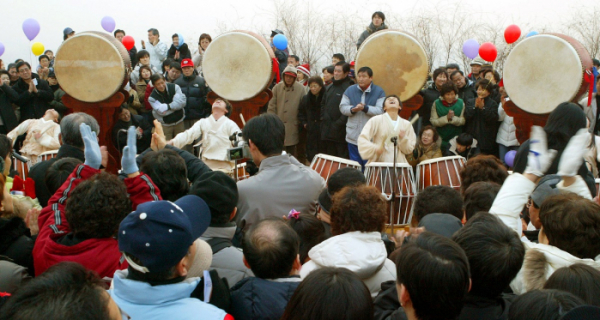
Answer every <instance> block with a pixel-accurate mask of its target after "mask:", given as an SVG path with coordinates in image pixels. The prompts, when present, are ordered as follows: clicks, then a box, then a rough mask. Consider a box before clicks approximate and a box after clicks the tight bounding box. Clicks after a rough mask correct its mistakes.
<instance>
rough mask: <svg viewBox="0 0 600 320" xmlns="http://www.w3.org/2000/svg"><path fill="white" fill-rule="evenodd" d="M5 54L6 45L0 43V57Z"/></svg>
mask: <svg viewBox="0 0 600 320" xmlns="http://www.w3.org/2000/svg"><path fill="white" fill-rule="evenodd" d="M3 54H4V45H3V44H2V42H0V56H2V55H3Z"/></svg>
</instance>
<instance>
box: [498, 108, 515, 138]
mask: <svg viewBox="0 0 600 320" xmlns="http://www.w3.org/2000/svg"><path fill="white" fill-rule="evenodd" d="M498 116H499V117H498V121H501V122H502V123H501V124H500V128H498V135H497V136H496V142H497V143H499V144H501V145H503V146H506V147H512V146H518V145H519V140H517V127H515V122H514V120H513V117H511V116H509V115H507V114H506V112H504V108H502V104H500V106H498Z"/></svg>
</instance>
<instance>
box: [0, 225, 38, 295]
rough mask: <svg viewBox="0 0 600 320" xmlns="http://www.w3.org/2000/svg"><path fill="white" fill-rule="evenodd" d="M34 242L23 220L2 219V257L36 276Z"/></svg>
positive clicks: (0, 233) (0, 250)
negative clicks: (33, 252)
mask: <svg viewBox="0 0 600 320" xmlns="http://www.w3.org/2000/svg"><path fill="white" fill-rule="evenodd" d="M34 242H35V240H34V239H32V238H31V237H30V236H29V229H27V227H26V226H25V222H24V221H23V219H21V218H19V217H13V218H10V219H4V218H0V256H5V257H8V258H10V259H11V261H12V262H14V263H16V264H18V265H20V266H22V267H25V268H27V269H28V271H29V274H31V275H34V271H33V256H32V254H31V252H32V250H33V245H34ZM0 291H2V290H0Z"/></svg>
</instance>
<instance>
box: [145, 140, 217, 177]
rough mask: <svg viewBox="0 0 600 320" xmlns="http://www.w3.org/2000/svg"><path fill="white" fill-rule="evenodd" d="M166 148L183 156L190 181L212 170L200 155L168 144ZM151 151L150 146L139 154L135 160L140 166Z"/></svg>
mask: <svg viewBox="0 0 600 320" xmlns="http://www.w3.org/2000/svg"><path fill="white" fill-rule="evenodd" d="M165 148H167V149H171V150H173V151H175V152H177V153H178V154H179V155H180V156H181V157H182V158H183V160H185V166H186V167H187V172H188V177H187V178H188V180H189V181H192V182H194V181H196V180H197V179H198V178H200V176H201V175H203V174H205V173H206V172H210V171H212V170H211V169H210V168H209V167H208V166H207V165H206V164H204V162H203V161H202V160H200V159H198V157H196V156H194V155H193V154H191V153H189V152H187V151H185V150H181V149H179V148H176V147H174V146H171V145H166V146H165ZM151 151H152V149H150V148H148V149H146V151H144V152H142V153H141V154H140V155H138V156H137V158H136V159H135V162H137V165H138V167H141V166H142V159H143V158H144V156H145V155H146V154H147V153H148V152H151ZM138 152H139V151H138Z"/></svg>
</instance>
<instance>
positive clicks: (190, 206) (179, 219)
mask: <svg viewBox="0 0 600 320" xmlns="http://www.w3.org/2000/svg"><path fill="white" fill-rule="evenodd" d="M209 225H210V209H209V207H208V205H207V204H206V202H204V200H202V199H201V198H200V197H198V196H195V195H187V196H184V197H182V198H180V199H179V200H177V201H175V202H171V201H152V202H146V203H143V204H140V205H139V206H138V207H137V209H136V210H135V211H133V212H131V213H130V214H129V215H127V217H125V219H123V221H122V222H121V225H120V226H119V233H118V237H119V250H120V251H121V252H123V253H124V254H125V258H126V259H127V262H128V263H129V265H130V266H131V267H132V268H134V269H136V270H137V271H140V272H143V273H147V272H163V271H168V270H169V269H170V268H172V267H174V266H175V265H177V263H179V261H181V259H183V257H185V255H186V254H187V253H188V249H189V247H190V246H191V245H192V243H194V241H195V240H196V239H197V238H199V237H200V236H201V235H202V234H203V233H204V231H206V229H207V228H208V226H209ZM132 257H134V258H136V259H137V260H138V261H140V262H141V265H140V264H138V263H136V262H134V261H132V259H131V258H132Z"/></svg>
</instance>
